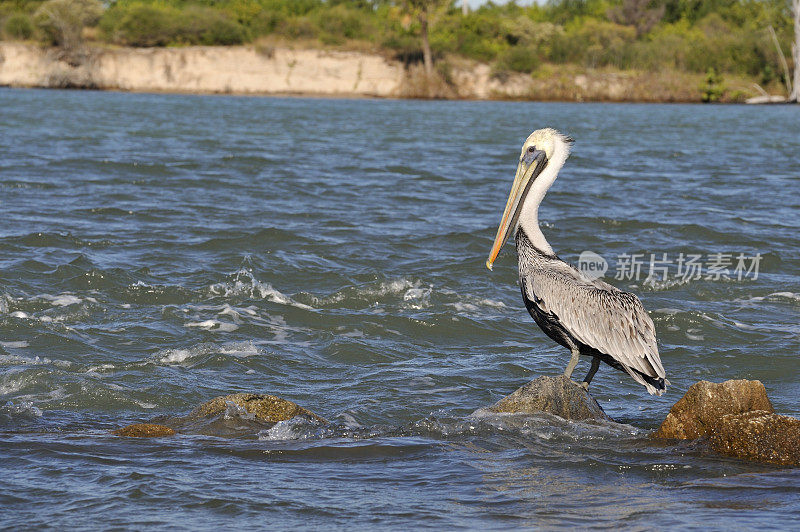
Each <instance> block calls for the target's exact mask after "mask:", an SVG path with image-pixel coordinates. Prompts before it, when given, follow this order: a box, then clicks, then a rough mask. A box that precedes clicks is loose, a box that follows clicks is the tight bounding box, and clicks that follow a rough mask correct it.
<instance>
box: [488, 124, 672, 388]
mask: <svg viewBox="0 0 800 532" xmlns="http://www.w3.org/2000/svg"><path fill="white" fill-rule="evenodd" d="M573 142H574V141H573V140H572V139H571V138H570V137H567V136H565V135H562V134H561V133H559V132H558V131H556V130H555V129H550V128H547V129H539V130H537V131H534V132H533V133H531V135H530V136H529V137H528V139H527V140H526V141H525V143H524V144H523V145H522V153H521V154H520V157H519V166H517V174H516V177H515V178H514V184H513V185H512V186H511V194H510V195H509V196H508V202H507V203H506V208H505V211H504V212H503V218H502V220H501V221H500V227H499V228H498V229H497V236H496V237H495V239H494V244H493V245H492V250H491V252H490V253H489V259H488V260H487V261H486V267H487V268H489V269H490V270H491V269H492V265H493V264H494V261H495V259H497V255H498V254H499V253H500V248H502V247H503V244H505V242H506V240H508V237H509V235H510V234H511V231H512V229H513V230H514V231H515V239H516V244H517V255H518V260H519V285H520V289H521V290H522V299H523V301H524V302H525V307H527V309H528V312H530V314H531V316H532V317H533V319H534V321H535V322H536V324H537V325H538V326H539V327H540V328H541V329H542V330H543V331H544V333H545V334H546V335H547V336H549V337H550V338H551V339H553V340H555V341H556V342H558V343H559V344H561V345H562V346H564V347H566V348H568V349H569V350H570V351H571V352H572V358H570V361H569V363H568V364H567V368H566V369H565V370H564V375H565V376H566V377H567V378H571V377H572V372H573V371H574V369H575V366H577V365H578V360H579V358H580V356H581V355H584V356H589V357H592V364H591V367H590V369H589V373H588V374H587V375H586V378H585V379H583V382H582V383H581V386H583V387H584V388H585V389H587V390H588V388H589V383H590V382H591V381H592V378H593V377H594V374H595V373H597V370H598V368H599V367H600V362H601V361H602V362H605V363H606V364H608V365H609V366H611V367H612V368H615V369H618V370H620V371H624V372H625V373H627V374H628V375H630V376H631V377H633V380H635V381H636V382H638V383H639V384H642V385H644V387H645V388H646V389H647V391H648V392H650V394H651V395H661V394H663V393H664V392H665V391H666V389H667V384H669V381H667V379H666V375H665V373H664V366H663V365H662V364H661V358H660V357H659V356H658V346H657V345H656V332H655V327H654V326H653V320H651V319H650V316H648V314H647V311H646V310H645V309H644V307H643V306H642V303H641V301H639V298H637V297H636V296H635V295H633V294H631V293H628V292H623V291H622V290H619V289H617V288H615V287H613V286H611V285H610V284H608V283H604V282H603V281H600V280H593V279H589V278H588V277H586V276H584V275H583V274H582V273H581V272H580V271H578V270H577V269H575V268H574V267H572V266H570V265H569V264H567V263H566V262H564V261H563V260H561V259H560V258H558V256H556V254H555V253H554V252H553V248H551V247H550V244H548V243H547V240H546V239H545V238H544V234H542V230H541V229H540V228H539V205H540V204H541V202H542V199H544V196H545V194H546V193H547V191H548V190H549V189H550V186H551V185H552V184H553V182H554V181H555V180H556V177H558V172H559V170H561V167H562V166H564V163H565V162H566V160H567V157H569V150H570V147H571V145H572V143H573Z"/></svg>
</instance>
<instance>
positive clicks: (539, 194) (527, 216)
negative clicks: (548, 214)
mask: <svg viewBox="0 0 800 532" xmlns="http://www.w3.org/2000/svg"><path fill="white" fill-rule="evenodd" d="M568 156H569V148H568V147H567V145H566V143H562V142H557V143H556V146H555V150H554V152H553V157H552V158H551V159H550V161H549V162H548V163H547V167H546V168H545V169H544V171H543V172H542V173H541V174H539V177H537V178H536V181H534V182H533V184H531V188H530V190H528V194H527V195H526V196H525V199H524V200H523V202H522V207H521V210H520V213H519V222H517V226H518V227H520V228H522V230H523V231H525V234H526V235H527V236H528V239H529V240H530V241H531V244H533V245H534V247H535V248H536V249H538V250H539V251H541V252H542V253H545V254H547V255H554V254H555V253H554V252H553V248H551V247H550V244H548V242H547V239H546V238H545V237H544V233H542V230H541V228H539V205H541V203H542V200H543V199H544V195H545V194H547V191H548V190H550V187H551V186H552V185H553V183H554V182H555V180H556V177H558V172H559V170H561V167H562V166H564V162H565V161H566V160H567V157H568Z"/></svg>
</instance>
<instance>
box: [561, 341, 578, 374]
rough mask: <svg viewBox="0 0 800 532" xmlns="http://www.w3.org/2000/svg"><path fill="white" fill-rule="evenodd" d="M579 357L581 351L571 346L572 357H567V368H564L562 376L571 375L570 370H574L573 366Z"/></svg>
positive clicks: (576, 363)
mask: <svg viewBox="0 0 800 532" xmlns="http://www.w3.org/2000/svg"><path fill="white" fill-rule="evenodd" d="M580 357H581V352H580V351H578V348H577V347H573V348H572V358H570V359H569V363H568V364H567V368H566V369H565V370H564V376H565V377H566V378H568V379H569V378H571V377H572V372H573V371H575V366H577V365H578V359H579V358H580Z"/></svg>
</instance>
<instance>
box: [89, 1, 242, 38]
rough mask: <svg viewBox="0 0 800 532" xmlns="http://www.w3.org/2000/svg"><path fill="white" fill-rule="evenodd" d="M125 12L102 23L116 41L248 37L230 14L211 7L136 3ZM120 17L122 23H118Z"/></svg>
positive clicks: (124, 9) (116, 14)
mask: <svg viewBox="0 0 800 532" xmlns="http://www.w3.org/2000/svg"><path fill="white" fill-rule="evenodd" d="M121 9H122V10H123V13H122V14H121V15H120V14H119V13H109V15H108V21H107V22H105V23H103V24H101V27H103V29H104V32H106V33H107V34H108V33H109V28H112V29H111V30H110V33H111V34H112V35H113V36H114V40H116V41H117V42H120V43H122V44H127V45H130V46H167V45H174V44H204V45H231V44H241V43H243V42H245V41H246V40H247V37H248V35H247V32H246V30H245V28H244V27H243V26H242V25H241V24H239V23H238V22H236V21H235V20H233V19H232V18H231V16H230V15H227V14H226V13H224V12H222V11H218V10H215V9H212V8H208V7H196V6H192V7H187V8H185V9H182V10H181V9H177V8H174V7H167V6H159V5H155V4H151V5H147V4H133V5H130V6H127V7H124V8H121ZM109 11H111V10H109ZM114 19H118V21H119V22H118V23H117V24H115V23H114Z"/></svg>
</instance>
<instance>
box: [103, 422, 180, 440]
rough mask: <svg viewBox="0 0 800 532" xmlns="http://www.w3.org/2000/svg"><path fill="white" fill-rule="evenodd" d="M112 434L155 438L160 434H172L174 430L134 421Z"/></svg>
mask: <svg viewBox="0 0 800 532" xmlns="http://www.w3.org/2000/svg"><path fill="white" fill-rule="evenodd" d="M112 434H116V435H117V436H125V437H128V438H157V437H160V436H174V435H175V431H174V430H172V429H171V428H169V427H167V426H164V425H157V424H155V423H134V424H133V425H128V426H127V427H122V428H121V429H117V430H115V431H113V432H112Z"/></svg>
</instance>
